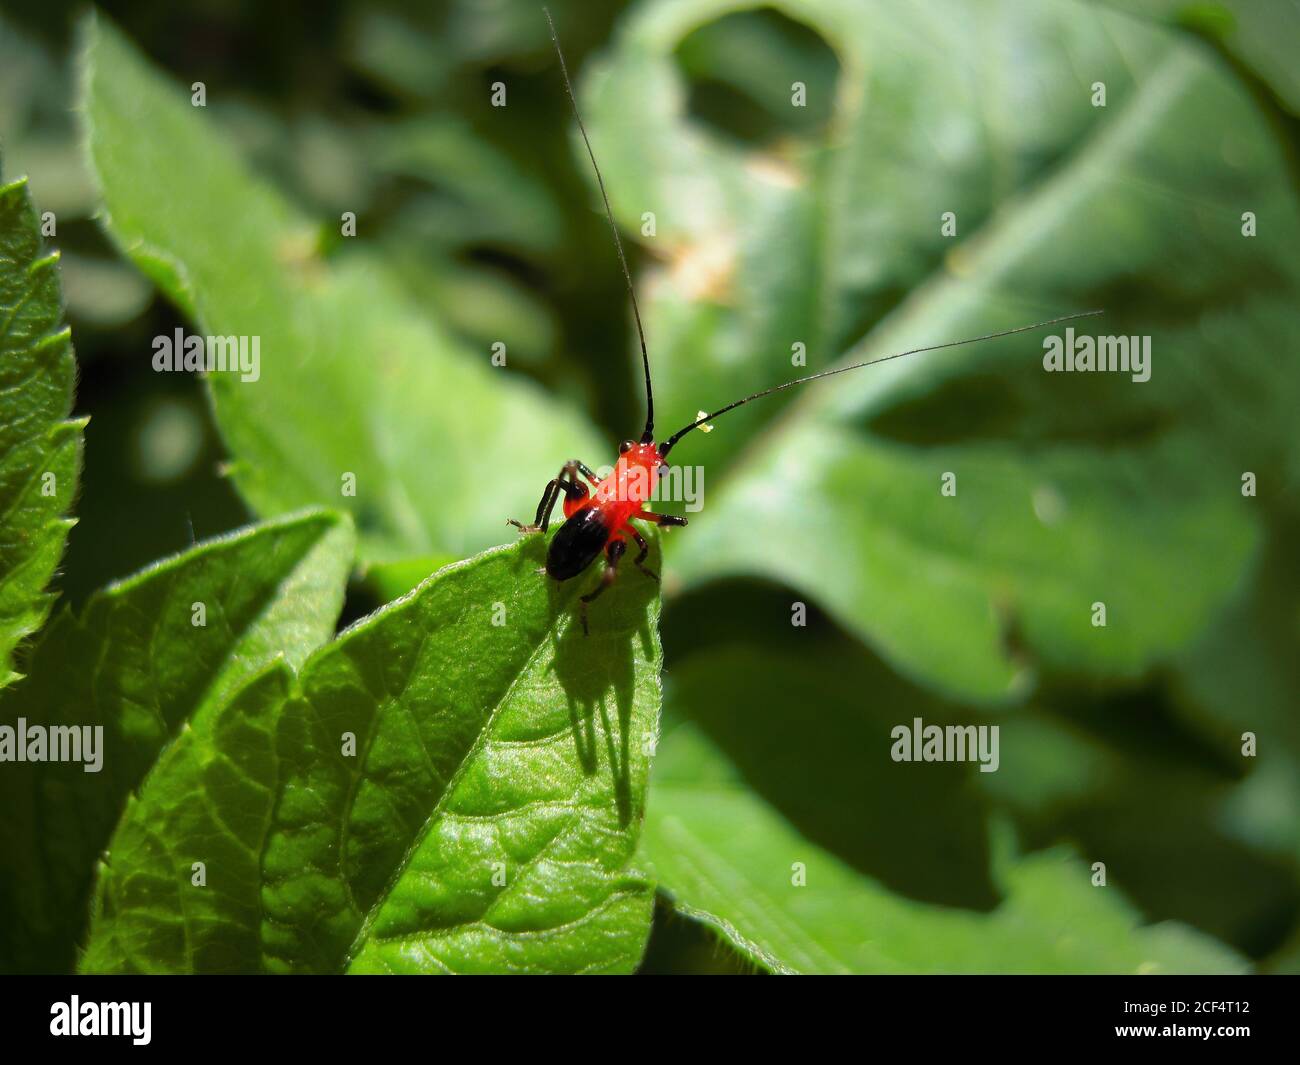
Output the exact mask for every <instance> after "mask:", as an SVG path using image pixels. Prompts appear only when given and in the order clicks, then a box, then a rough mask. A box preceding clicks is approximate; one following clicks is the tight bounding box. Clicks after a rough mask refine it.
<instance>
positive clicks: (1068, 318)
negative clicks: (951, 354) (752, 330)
mask: <svg viewBox="0 0 1300 1065" xmlns="http://www.w3.org/2000/svg"><path fill="white" fill-rule="evenodd" d="M1103 313H1104V312H1103V311H1099V310H1098V311H1081V312H1080V313H1078V314H1067V315H1064V316H1063V317H1061V318H1049V319H1048V320H1047V321H1045V322H1035V323H1034V324H1033V325H1020V326H1016V328H1015V329H1003V330H1001V331H1000V332H997V333H985V334H984V335H983V336H979V337H967V338H966V339H965V340H950V341H948V342H947V343H946V344H931V345H930V346H929V347H925V348H913V349H912V350H911V351H899V352H896V353H895V354H893V355H882V356H881V357H880V358H878V359H868V360H867V361H866V362H857V363H854V364H853V365H852V366H841V367H839V368H838V369H836V370H823V371H822V372H821V373H815V374H810V375H809V376H807V377H799V378H796V379H795V380H793V381H786V382H785V384H781V385H774V386H773V387H771V388H765V389H763V391H762V392H755V393H754V394H753V395H752V396H746V397H745V398H744V399H738V400H736V402H735V403H728V404H727V405H726V406H725V407H721V408H719V409H718V410H715V411H714V412H713V413H712V414H706V415H704V417H702V418H697V419H696V420H695V421H693V422H691V424H690V425H688V426H686V428H685V429H678V430H677V432H675V433H673V435H672V436H670V437H669V438H668V439H667V440H665V441H664V442H663V443H662V444H660V445H659V454H660V456H666V455H667V454H668V451H669V449H670V448H671V447H672V446H673V445H674V444H675V443H677V441H678V440H680V439H681V438H682V437H684V436H685V435H686V434H687V433H689V432H690V431H691V430H692V429H698V428H699V427H700V426H701V425H706V424H707V423H709V422H711V421H713V419H714V418H718V417H720V416H722V415H723V414H726V413H727V411H730V410H735V409H736V408H737V407H743V406H744V405H745V404H746V403H748V402H749V401H750V400H752V399H762V398H763V397H764V396H770V395H771V394H772V393H773V392H780V391H781V390H782V389H783V388H793V387H794V386H795V385H803V384H807V383H808V382H809V381H816V380H817V379H818V378H821V377H833V376H834V375H835V374H837V373H848V372H849V371H850V370H860V369H862V367H864V366H874V365H876V363H879V362H889V360H890V359H901V358H902V357H903V356H904V355H919V354H920V353H921V352H923V351H938V350H939V349H940V348H956V347H960V346H961V345H962V344H978V343H979V342H980V341H981V340H995V339H996V338H998V337H1005V336H1010V335H1011V334H1012V333H1026V332H1028V331H1029V330H1031V329H1042V328H1044V327H1045V326H1049V325H1057V324H1059V323H1061V322H1073V321H1074V320H1075V319H1077V318H1093V317H1095V316H1096V315H1099V314H1103Z"/></svg>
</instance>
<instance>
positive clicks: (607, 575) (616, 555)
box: [578, 537, 627, 636]
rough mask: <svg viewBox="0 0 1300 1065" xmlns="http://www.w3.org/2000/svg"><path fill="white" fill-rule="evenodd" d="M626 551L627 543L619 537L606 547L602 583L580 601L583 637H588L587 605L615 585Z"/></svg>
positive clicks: (601, 576)
mask: <svg viewBox="0 0 1300 1065" xmlns="http://www.w3.org/2000/svg"><path fill="white" fill-rule="evenodd" d="M626 550H627V541H626V540H622V539H619V538H617V537H616V538H615V539H613V540H611V541H610V542H609V543H608V544H606V545H605V559H606V562H605V571H604V572H603V573H602V574H601V575H600V583H599V584H598V585H596V587H595V588H593V589H592V590H591V591H589V592H588V593H587V594H586V595H584V596H581V597H580V598H579V599H578V616H579V617H580V618H582V635H584V636H586V635H588V632H587V604H588V603H590V602H591V601H592V600H594V599H596V598H598V597H599V596H600V593H601V592H603V591H604V590H605V589H606V588H608V587H609V586H610V585H611V584H613V583H614V578H616V577H617V576H618V560H619V559H620V558H622V557H623V552H625V551H626Z"/></svg>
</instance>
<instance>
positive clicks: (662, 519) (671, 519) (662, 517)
mask: <svg viewBox="0 0 1300 1065" xmlns="http://www.w3.org/2000/svg"><path fill="white" fill-rule="evenodd" d="M632 516H633V517H634V518H641V519H643V520H645V521H652V522H654V523H655V524H656V525H660V526H663V525H671V526H679V525H685V524H686V519H685V518H679V517H678V516H677V515H676V514H652V513H650V511H648V510H642V511H640V512H639V513H636V514H633V515H632Z"/></svg>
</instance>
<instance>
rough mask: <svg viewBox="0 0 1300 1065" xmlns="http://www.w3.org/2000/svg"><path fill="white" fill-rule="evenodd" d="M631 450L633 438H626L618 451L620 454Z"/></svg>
mask: <svg viewBox="0 0 1300 1065" xmlns="http://www.w3.org/2000/svg"><path fill="white" fill-rule="evenodd" d="M631 450H632V441H631V440H624V441H623V442H622V443H621V444H619V445H618V453H619V454H620V455H626V454H627V453H628V452H629V451H631Z"/></svg>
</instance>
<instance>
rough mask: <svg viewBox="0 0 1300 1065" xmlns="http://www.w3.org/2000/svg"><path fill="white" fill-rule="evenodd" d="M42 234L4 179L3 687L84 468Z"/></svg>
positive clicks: (66, 335) (0, 189) (66, 333)
mask: <svg viewBox="0 0 1300 1065" xmlns="http://www.w3.org/2000/svg"><path fill="white" fill-rule="evenodd" d="M42 243H43V242H42V240H41V236H40V223H39V220H38V218H37V215H36V208H35V207H34V206H33V205H32V201H31V197H30V196H29V195H28V192H27V181H26V179H25V178H19V179H18V180H17V181H11V182H9V183H8V184H0V688H4V687H5V686H6V685H8V684H10V683H11V682H12V681H13V680H14V679H15V678H16V677H17V674H16V673H15V672H14V668H13V666H14V651H15V648H16V647H17V646H18V644H19V643H20V642H21V641H22V640H23V639H24V638H25V637H26V636H29V635H30V634H31V633H33V632H35V631H36V630H37V629H39V628H40V626H41V624H42V622H44V620H45V616H46V614H47V613H48V612H49V609H50V603H51V598H52V597H51V596H49V595H48V594H47V593H46V591H45V586H46V585H47V584H48V583H49V580H50V577H51V576H53V574H54V570H55V567H56V566H58V564H59V559H60V557H61V556H62V555H63V545H64V541H65V540H66V539H67V535H68V530H69V529H70V528H71V527H72V524H73V522H72V519H70V518H68V517H65V515H66V513H67V511H68V510H69V508H70V507H71V505H72V497H73V495H74V494H75V493H76V490H77V475H78V473H79V471H80V468H81V430H82V427H83V426H84V425H85V422H84V421H70V420H69V419H68V415H69V414H70V413H71V411H72V388H73V379H74V377H75V375H76V363H75V360H74V359H73V356H72V334H71V331H70V330H69V329H68V328H67V327H66V326H65V325H63V324H62V318H63V301H62V296H61V294H60V289H59V273H58V262H59V254H58V252H47V251H46V250H45V249H44V248H43V247H42Z"/></svg>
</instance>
